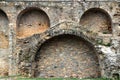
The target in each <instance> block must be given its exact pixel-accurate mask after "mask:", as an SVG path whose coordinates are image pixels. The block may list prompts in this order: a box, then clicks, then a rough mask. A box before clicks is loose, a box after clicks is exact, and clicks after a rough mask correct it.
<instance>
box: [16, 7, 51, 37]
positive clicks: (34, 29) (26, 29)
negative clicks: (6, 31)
mask: <svg viewBox="0 0 120 80" xmlns="http://www.w3.org/2000/svg"><path fill="white" fill-rule="evenodd" d="M49 27H50V21H49V17H48V15H47V14H46V13H45V12H44V11H43V10H41V9H39V8H35V7H30V8H26V9H25V10H23V11H22V12H21V13H20V14H19V15H18V17H17V38H26V37H29V36H32V35H33V34H38V33H42V32H45V31H46V30H47V29H48V28H49Z"/></svg>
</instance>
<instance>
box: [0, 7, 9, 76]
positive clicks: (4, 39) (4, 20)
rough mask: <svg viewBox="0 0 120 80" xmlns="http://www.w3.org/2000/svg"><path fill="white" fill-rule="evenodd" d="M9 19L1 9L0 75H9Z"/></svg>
mask: <svg viewBox="0 0 120 80" xmlns="http://www.w3.org/2000/svg"><path fill="white" fill-rule="evenodd" d="M8 24H9V20H8V17H7V15H6V13H5V12H4V11H3V10H1V9H0V76H8V71H9V64H8V53H9V27H8Z"/></svg>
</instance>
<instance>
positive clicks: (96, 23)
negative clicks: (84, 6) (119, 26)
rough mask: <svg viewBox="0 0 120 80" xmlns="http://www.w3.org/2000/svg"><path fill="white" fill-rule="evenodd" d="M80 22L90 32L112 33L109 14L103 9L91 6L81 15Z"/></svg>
mask: <svg viewBox="0 0 120 80" xmlns="http://www.w3.org/2000/svg"><path fill="white" fill-rule="evenodd" d="M80 24H81V25H82V27H83V28H84V29H87V30H89V31H91V32H92V33H99V32H100V33H103V34H111V33H112V20H111V17H110V15H109V14H108V13H107V12H106V11H105V10H103V9H100V8H91V9H88V10H87V11H86V12H84V14H83V15H82V17H81V19H80Z"/></svg>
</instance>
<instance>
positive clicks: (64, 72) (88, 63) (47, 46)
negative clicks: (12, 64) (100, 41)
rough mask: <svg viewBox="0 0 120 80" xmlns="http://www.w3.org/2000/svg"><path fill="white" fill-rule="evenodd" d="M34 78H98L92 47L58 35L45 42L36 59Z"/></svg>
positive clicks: (80, 41)
mask: <svg viewBox="0 0 120 80" xmlns="http://www.w3.org/2000/svg"><path fill="white" fill-rule="evenodd" d="M35 61H36V64H37V65H36V69H35V77H44V78H49V77H57V78H58V77H69V78H96V77H100V76H101V75H100V69H99V62H98V58H97V56H96V53H95V51H94V49H93V47H92V46H91V45H90V44H89V43H88V42H87V41H85V40H83V39H82V38H80V37H77V36H73V35H59V36H56V37H53V38H51V39H49V40H47V41H46V42H45V43H43V44H42V46H41V47H40V49H39V51H38V53H37V55H36V57H35Z"/></svg>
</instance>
